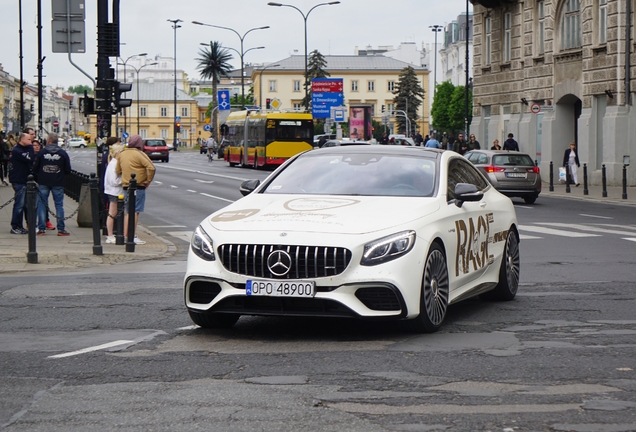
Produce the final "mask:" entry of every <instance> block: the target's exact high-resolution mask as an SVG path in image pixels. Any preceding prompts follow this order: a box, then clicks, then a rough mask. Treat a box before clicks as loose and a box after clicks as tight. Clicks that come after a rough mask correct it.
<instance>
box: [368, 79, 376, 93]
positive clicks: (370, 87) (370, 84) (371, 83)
mask: <svg viewBox="0 0 636 432" xmlns="http://www.w3.org/2000/svg"><path fill="white" fill-rule="evenodd" d="M367 91H370V92H372V91H375V81H367Z"/></svg>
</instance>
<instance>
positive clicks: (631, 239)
mask: <svg viewBox="0 0 636 432" xmlns="http://www.w3.org/2000/svg"><path fill="white" fill-rule="evenodd" d="M623 240H629V241H633V242H636V238H634V237H631V238H630V237H623Z"/></svg>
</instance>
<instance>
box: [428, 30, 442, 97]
mask: <svg viewBox="0 0 636 432" xmlns="http://www.w3.org/2000/svg"><path fill="white" fill-rule="evenodd" d="M428 28H430V29H431V30H432V31H433V32H435V65H434V69H433V100H435V92H436V91H437V33H439V32H441V31H442V26H441V25H439V24H435V25H432V26H428Z"/></svg>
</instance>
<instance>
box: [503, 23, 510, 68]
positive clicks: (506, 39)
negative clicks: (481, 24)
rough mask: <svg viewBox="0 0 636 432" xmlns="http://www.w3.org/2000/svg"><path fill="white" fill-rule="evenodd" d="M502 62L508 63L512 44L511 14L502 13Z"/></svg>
mask: <svg viewBox="0 0 636 432" xmlns="http://www.w3.org/2000/svg"><path fill="white" fill-rule="evenodd" d="M503 30H504V34H503V62H504V63H508V62H510V57H511V55H510V52H511V51H512V50H511V44H512V13H510V12H506V13H504V29H503Z"/></svg>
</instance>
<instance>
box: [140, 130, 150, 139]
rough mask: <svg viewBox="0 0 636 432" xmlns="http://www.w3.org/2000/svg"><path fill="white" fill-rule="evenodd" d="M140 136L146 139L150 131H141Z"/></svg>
mask: <svg viewBox="0 0 636 432" xmlns="http://www.w3.org/2000/svg"><path fill="white" fill-rule="evenodd" d="M139 136H140V137H142V138H144V139H145V138H146V137H147V136H148V131H147V130H146V129H139Z"/></svg>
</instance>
